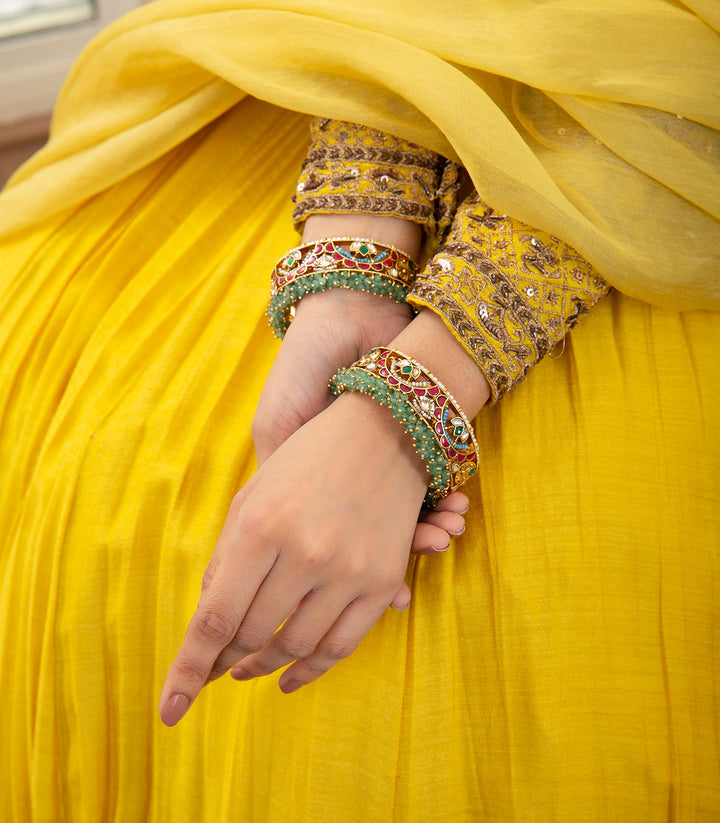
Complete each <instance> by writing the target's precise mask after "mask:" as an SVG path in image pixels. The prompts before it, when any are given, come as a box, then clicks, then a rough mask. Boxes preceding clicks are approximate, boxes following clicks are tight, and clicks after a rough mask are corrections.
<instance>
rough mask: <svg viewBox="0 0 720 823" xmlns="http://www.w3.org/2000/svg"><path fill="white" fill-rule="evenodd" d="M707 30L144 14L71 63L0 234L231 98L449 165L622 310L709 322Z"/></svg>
mask: <svg viewBox="0 0 720 823" xmlns="http://www.w3.org/2000/svg"><path fill="white" fill-rule="evenodd" d="M719 17H720V14H718V9H717V5H716V4H714V3H712V2H708V0H694V2H687V3H685V4H680V3H675V2H666V1H665V0H611V2H607V3H592V2H585V3H582V2H581V3H576V2H564V1H563V0H559V1H558V2H535V0H532V2H530V1H529V0H527V1H526V2H516V3H512V4H510V5H508V3H506V2H504V0H497V2H491V0H483V2H477V3H459V2H455V3H453V2H450V3H443V4H438V3H434V2H421V3H417V2H397V3H393V4H392V6H391V7H388V5H387V4H386V3H384V2H381V1H380V0H367V2H363V3H337V2H335V0H288V1H287V2H284V3H282V2H280V3H272V4H262V3H260V4H258V3H239V2H217V1H216V0H215V1H214V2H205V1H204V0H203V2H199V1H198V0H168V2H159V3H152V4H150V5H148V6H147V7H145V8H143V9H140V10H138V11H137V12H135V13H133V14H131V15H129V16H128V17H126V18H125V19H123V20H121V21H119V22H117V23H116V24H114V25H113V26H111V27H110V28H109V29H108V30H107V31H106V32H105V33H103V34H102V35H100V37H98V38H97V39H96V40H95V41H94V42H93V43H92V44H91V45H90V46H89V47H88V48H87V49H86V51H85V53H84V55H83V56H82V58H81V59H80V60H79V62H78V64H77V65H76V67H75V68H74V70H73V71H72V72H71V75H70V77H69V79H68V82H67V84H66V85H65V88H64V91H63V93H62V95H61V97H60V100H59V104H58V108H57V112H56V116H55V120H54V123H53V131H52V139H51V141H50V144H49V146H48V147H47V149H45V150H44V151H43V152H41V153H40V154H39V155H38V156H37V157H36V158H35V159H34V160H33V161H32V162H30V163H29V164H27V166H26V167H25V168H24V169H23V170H22V171H21V172H20V173H19V174H18V175H17V176H16V177H15V179H14V180H13V181H12V183H13V188H12V189H11V191H9V192H8V193H7V195H6V201H5V209H4V210H3V213H2V215H0V232H2V231H4V232H8V231H12V230H15V229H18V228H21V227H22V226H27V225H28V224H29V223H32V222H35V221H37V220H39V219H42V218H43V217H44V216H47V215H49V214H52V213H57V212H58V211H61V210H63V209H65V208H67V207H68V206H71V205H73V204H77V203H80V202H83V201H84V200H86V199H87V198H88V197H90V196H92V195H93V194H95V193H97V192H98V191H101V190H102V189H104V188H105V187H107V186H108V185H111V184H112V183H114V182H116V181H117V180H119V179H121V178H123V177H125V176H127V175H128V174H129V173H131V172H133V171H135V170H137V169H139V168H141V167H142V166H143V165H145V164H147V163H148V162H150V161H151V160H153V159H155V158H157V157H159V156H161V155H162V154H164V153H165V152H166V151H168V149H170V148H171V147H173V146H175V145H178V144H179V143H180V142H181V141H182V140H183V139H185V138H186V137H187V136H188V135H190V134H192V133H194V132H196V131H197V130H198V129H200V128H201V127H202V126H203V125H205V124H206V123H208V122H210V121H211V120H212V119H213V118H215V117H216V116H217V115H218V114H220V113H221V112H223V111H226V110H227V109H228V108H229V107H231V106H232V105H234V104H235V103H237V102H238V100H240V99H241V98H242V97H243V95H245V94H250V95H254V96H255V97H257V98H259V99H262V100H267V101H270V102H272V103H275V104H277V105H280V106H283V107H285V108H288V109H292V110H296V111H300V112H307V113H313V114H321V115H324V116H328V117H332V118H336V119H341V120H350V121H356V122H361V123H364V124H366V125H369V126H373V127H376V128H379V129H381V130H383V131H387V132H389V133H391V134H397V135H398V136H401V137H404V138H407V139H409V140H412V141H414V142H416V143H418V144H420V145H423V146H426V147H428V148H432V149H434V150H436V151H438V152H440V153H441V154H444V155H446V156H449V157H451V158H456V159H459V160H460V161H461V162H462V163H463V164H464V165H465V166H466V167H467V168H468V170H469V171H470V174H471V176H472V178H473V180H474V182H475V184H476V187H477V188H478V191H480V193H481V195H482V196H483V197H484V198H485V199H486V200H487V201H488V203H489V204H490V205H491V206H492V207H493V208H494V209H495V210H496V211H498V212H501V213H507V214H511V215H513V216H514V217H515V218H517V219H519V220H522V221H523V222H525V223H527V224H529V225H531V226H536V227H538V228H540V229H544V230H546V231H549V232H550V233H552V234H554V235H557V236H558V237H561V238H562V239H563V240H564V241H565V242H567V243H569V244H570V245H572V246H574V247H575V248H577V249H578V250H579V251H580V252H581V253H582V254H583V255H584V256H585V257H586V258H587V259H588V260H589V261H590V262H591V263H592V264H593V265H594V266H595V267H596V269H597V270H598V271H599V272H600V273H601V274H602V275H603V276H604V277H605V278H606V279H608V280H609V281H610V282H611V283H612V284H613V285H614V286H616V287H617V288H618V289H620V290H622V291H623V292H624V293H625V294H628V295H630V296H634V297H638V298H641V299H643V300H646V301H648V302H652V303H655V304H657V305H663V306H667V307H671V308H676V309H681V310H682V309H692V308H709V307H713V306H715V307H717V305H718V302H719V299H720V280H719V278H718V263H719V258H718V256H719V254H720V252H718V249H720V229H719V225H720V224H719V222H718V219H719V218H720V170H719V169H720V142H719V141H718V134H717V131H716V130H717V128H718V125H719V124H720V84H719V83H718V80H717V78H718V77H719V76H720V37H718V34H717V27H718V18H719Z"/></svg>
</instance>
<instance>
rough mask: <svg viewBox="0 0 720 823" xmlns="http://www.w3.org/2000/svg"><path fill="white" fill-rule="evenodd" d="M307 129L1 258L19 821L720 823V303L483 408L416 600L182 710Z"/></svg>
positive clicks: (650, 315)
mask: <svg viewBox="0 0 720 823" xmlns="http://www.w3.org/2000/svg"><path fill="white" fill-rule="evenodd" d="M306 126H307V118H305V117H304V116H302V115H298V114H292V113H289V112H286V111H283V110H280V109H277V108H274V107H272V106H270V105H268V104H264V103H260V102H258V101H255V100H252V99H245V100H244V101H243V102H241V103H240V104H239V105H238V106H236V107H235V108H234V109H232V110H231V111H230V112H229V113H228V114H226V115H225V116H223V117H222V118H220V119H219V120H217V121H215V122H214V123H211V124H210V125H209V126H207V127H206V128H205V129H204V130H203V131H201V132H200V133H198V134H197V135H195V136H194V137H192V138H191V139H189V140H187V141H186V142H185V143H183V144H182V145H181V146H180V147H178V148H177V149H175V150H173V151H172V152H171V153H169V154H168V155H166V156H165V157H163V158H161V159H160V160H157V161H155V162H154V163H153V164H152V165H150V166H148V167H146V168H145V169H143V170H141V171H139V172H137V173H135V174H133V175H132V176H130V177H128V178H127V179H125V180H123V181H121V182H120V183H118V184H116V185H115V186H113V187H112V188H111V189H109V190H107V191H106V192H104V193H102V194H100V195H97V196H96V197H94V198H93V199H92V200H90V201H89V202H87V203H86V204H85V205H83V206H81V207H79V208H76V209H73V210H70V211H67V212H65V213H63V214H62V215H61V216H60V217H55V218H52V219H50V220H48V221H47V222H46V223H45V224H42V225H39V226H36V227H35V228H34V229H33V230H32V231H30V230H28V231H26V232H25V233H23V234H21V235H17V236H15V238H14V239H13V241H12V242H8V241H6V242H5V244H4V245H3V247H2V249H0V462H1V465H2V474H1V477H0V535H1V537H0V587H1V588H0V644H1V648H2V659H1V664H0V695H1V698H0V820H2V821H19V822H20V821H21V822H22V823H26V822H27V821H72V822H73V823H75V821H82V823H97V822H98V821H116V823H135V822H136V821H137V823H141V822H142V823H145V821H156V822H157V823H167V822H168V821H172V823H184V821H187V823H191V822H192V823H221V821H222V822H224V821H251V822H252V823H254V822H255V821H278V823H280V821H282V823H309V821H313V822H320V823H324V822H325V821H328V823H329V822H330V821H333V823H334V822H335V821H358V823H359V822H360V821H362V823H390V821H407V822H409V823H423V822H424V821H433V822H434V821H457V822H458V823H459V822H461V821H476V820H482V821H497V823H508V822H511V821H529V820H533V821H548V823H559V822H560V821H568V823H578V821H607V820H618V821H633V822H634V821H641V820H642V821H644V822H645V823H650V822H651V821H668V820H683V821H691V820H692V821H717V820H718V819H720V753H719V750H720V728H719V726H718V717H720V683H719V682H718V681H719V678H720V660H719V654H718V650H719V649H720V595H719V594H718V592H719V591H720V587H719V586H718V582H719V581H718V577H719V576H720V562H719V561H720V551H719V546H718V543H719V541H718V512H719V511H720V483H719V482H718V480H719V478H720V471H719V469H720V450H719V448H718V437H717V432H718V419H719V416H720V380H719V379H718V377H719V372H720V347H719V346H718V340H719V339H720V317H718V316H717V315H714V314H711V313H706V312H694V313H686V314H676V313H673V312H671V311H667V310H661V309H657V308H653V307H651V306H649V305H647V304H643V303H640V302H637V301H634V300H631V299H629V298H626V297H623V296H622V295H620V294H619V293H613V294H612V295H611V296H609V297H608V298H606V299H605V300H604V301H602V302H601V303H600V304H599V305H598V306H597V307H596V308H595V309H594V310H593V312H592V314H591V315H590V316H589V317H588V318H587V319H586V320H585V322H584V323H583V324H582V325H581V326H580V327H579V328H577V329H575V330H574V331H573V332H572V334H571V335H570V336H569V337H568V339H567V341H566V344H565V346H564V349H563V350H562V351H556V352H555V355H554V356H552V357H548V358H546V359H545V360H544V361H543V362H542V363H541V364H540V365H539V366H538V367H537V368H536V369H534V371H533V372H532V373H531V374H530V376H529V377H528V378H527V380H526V381H525V382H524V383H523V384H522V385H521V386H519V387H518V388H517V389H516V390H514V391H513V392H512V393H511V394H510V395H509V396H508V397H506V398H505V399H503V400H502V401H501V402H500V403H499V404H498V405H497V406H496V407H493V408H489V409H486V410H484V411H482V412H481V413H480V415H478V418H477V421H476V426H477V435H478V439H479V442H480V444H481V449H482V454H483V457H482V471H481V476H480V478H479V480H478V482H477V483H475V484H474V485H473V486H472V487H471V489H470V492H469V494H470V497H471V508H470V512H469V515H468V528H467V530H466V533H465V534H464V535H463V536H462V537H461V538H460V539H458V540H456V541H455V543H454V545H453V547H452V549H451V551H449V552H448V553H447V554H446V555H445V556H443V557H440V558H435V557H433V558H421V559H419V560H417V561H415V562H412V564H411V567H410V569H409V570H408V579H409V582H410V584H411V588H412V592H413V602H412V606H411V608H410V610H409V612H407V613H394V612H388V613H387V614H386V615H385V617H384V618H383V619H382V620H381V621H380V623H379V624H378V625H377V626H376V627H375V628H374V630H373V631H372V632H371V634H370V635H369V636H368V637H367V639H366V640H365V641H364V642H363V644H362V645H361V646H360V648H359V649H358V651H357V652H356V653H355V654H354V655H352V656H351V657H350V658H349V659H348V660H347V661H344V662H343V663H341V664H339V665H338V666H336V667H335V669H333V670H332V671H331V672H330V673H329V674H327V675H326V676H325V677H323V678H321V679H320V680H319V681H318V682H317V683H315V684H313V685H311V686H308V687H306V688H304V689H301V690H300V691H299V692H297V693H295V694H291V695H283V694H282V693H281V692H280V691H279V689H278V688H277V677H270V678H267V679H263V680H260V681H256V682H251V683H236V682H233V681H231V680H230V679H229V678H228V677H225V678H223V679H221V680H220V681H218V682H217V683H214V684H212V685H211V686H210V687H208V688H207V689H205V691H204V692H203V694H202V695H201V696H200V698H199V699H198V701H197V703H196V705H195V706H194V707H193V709H192V711H191V712H190V713H189V715H188V717H187V718H186V719H185V720H184V721H183V722H182V723H181V724H180V725H179V726H178V727H176V728H172V729H169V728H165V727H164V726H163V725H162V724H161V723H160V720H159V718H158V713H157V700H158V696H159V692H160V688H161V686H162V682H163V680H164V677H165V673H166V671H167V668H168V666H169V664H170V662H171V660H172V658H173V656H174V654H175V652H176V651H177V648H178V647H179V644H180V641H181V639H182V636H183V632H184V629H185V627H186V625H187V622H188V620H189V617H190V615H191V614H192V612H193V610H194V608H195V605H196V602H197V599H198V596H199V590H200V580H201V576H202V572H203V570H204V567H205V565H206V563H207V561H208V559H209V557H210V555H211V553H212V550H213V547H214V542H215V539H216V537H217V535H218V533H219V530H220V527H221V525H222V522H223V520H224V517H225V514H226V511H227V508H228V505H229V502H230V499H231V497H232V495H233V493H234V492H235V491H236V490H237V489H238V488H239V486H240V485H241V484H242V483H243V482H245V481H246V480H247V479H248V478H249V477H250V476H251V474H252V472H253V470H254V454H253V447H252V440H251V436H250V421H251V419H252V414H253V411H254V407H255V404H256V401H257V398H258V395H259V392H260V389H261V387H262V385H263V380H264V378H265V375H266V373H267V371H268V369H269V367H270V365H271V363H272V360H273V357H274V355H275V352H276V351H277V343H276V342H275V341H274V340H273V338H272V337H271V334H270V331H269V329H268V327H267V323H266V320H265V317H264V309H265V304H266V299H267V290H268V276H269V270H270V267H271V266H272V264H273V263H274V261H275V259H276V258H277V257H279V256H280V254H281V253H282V252H283V251H285V250H286V249H287V248H288V247H289V246H291V245H292V244H293V243H294V241H295V235H294V233H293V232H292V230H291V229H290V213H291V203H290V199H289V198H290V194H291V193H292V189H293V185H294V181H295V179H296V175H297V172H298V168H299V165H300V163H301V160H302V157H303V154H304V151H305V148H306V145H307V130H306ZM2 202H3V201H2V199H0V207H1V206H2Z"/></svg>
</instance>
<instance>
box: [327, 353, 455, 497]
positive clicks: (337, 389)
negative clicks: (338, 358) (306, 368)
mask: <svg viewBox="0 0 720 823" xmlns="http://www.w3.org/2000/svg"><path fill="white" fill-rule="evenodd" d="M344 391H355V392H360V393H361V394H366V395H368V396H369V397H372V398H373V400H375V401H376V402H377V403H379V404H380V405H381V406H385V408H387V409H389V410H390V411H391V412H392V415H393V417H395V418H396V419H397V420H398V421H399V422H400V423H402V425H403V427H404V428H405V431H406V432H407V433H408V434H409V435H410V437H412V440H413V443H414V445H415V450H416V451H417V453H418V454H419V455H420V458H421V460H422V461H423V463H424V464H425V467H426V468H427V470H428V472H429V473H430V478H431V479H430V484H429V486H428V490H427V493H426V494H425V504H426V505H427V506H430V507H433V506H435V505H437V503H438V502H439V501H440V500H442V498H443V497H445V495H446V494H447V492H448V490H449V488H450V482H451V481H450V472H449V471H448V466H447V458H446V457H445V455H444V454H443V451H442V449H441V448H440V446H439V445H438V443H437V440H436V439H435V436H434V434H433V431H432V429H431V428H430V426H428V424H427V423H425V421H424V420H422V419H421V418H420V417H418V415H417V414H416V413H415V411H414V410H413V409H412V407H411V406H410V404H409V403H408V402H407V400H406V398H405V395H404V394H403V393H402V392H401V391H398V390H397V389H393V388H392V387H391V386H389V385H388V384H387V383H386V382H385V381H384V380H383V379H382V378H381V377H379V376H378V375H376V374H371V373H370V372H368V371H365V369H362V368H359V367H356V366H351V367H350V368H347V369H340V370H339V371H337V372H336V373H335V374H334V375H333V377H332V378H331V380H330V393H331V394H333V395H335V396H336V397H337V396H338V395H340V394H342V393H343V392H344Z"/></svg>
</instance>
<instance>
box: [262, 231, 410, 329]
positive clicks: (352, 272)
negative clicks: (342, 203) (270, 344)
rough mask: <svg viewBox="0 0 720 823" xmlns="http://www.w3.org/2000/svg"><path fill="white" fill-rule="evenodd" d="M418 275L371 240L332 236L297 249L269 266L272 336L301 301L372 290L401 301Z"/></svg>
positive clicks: (398, 255)
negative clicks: (339, 292) (332, 292)
mask: <svg viewBox="0 0 720 823" xmlns="http://www.w3.org/2000/svg"><path fill="white" fill-rule="evenodd" d="M416 271H417V266H416V264H415V262H414V261H413V260H411V258H410V257H409V256H408V255H407V254H405V253H404V252H401V251H400V250H399V249H396V248H395V247H394V246H390V245H388V244H385V243H376V242H375V241H373V240H366V239H363V238H358V237H334V238H325V239H322V240H317V241H314V242H312V243H306V244H304V245H301V246H296V247H295V248H293V249H291V250H290V251H289V252H287V253H286V254H285V255H283V257H282V258H281V259H280V260H279V261H278V262H277V264H276V265H275V267H274V268H273V271H272V285H271V289H270V302H269V304H268V310H267V315H268V320H269V322H270V325H271V327H272V329H273V331H274V333H275V336H276V337H279V338H282V337H283V336H284V335H285V332H286V331H287V329H288V327H289V325H290V322H291V320H292V317H293V314H294V307H295V304H296V303H297V302H298V300H300V298H302V297H304V296H305V295H307V294H313V293H316V292H321V291H326V290H327V289H334V288H343V289H354V290H356V291H364V292H370V293H372V294H377V295H380V296H382V297H389V298H390V299H392V300H395V301H396V302H398V303H403V302H405V298H406V297H407V295H408V292H409V290H410V288H411V286H412V284H413V282H414V279H415V274H416Z"/></svg>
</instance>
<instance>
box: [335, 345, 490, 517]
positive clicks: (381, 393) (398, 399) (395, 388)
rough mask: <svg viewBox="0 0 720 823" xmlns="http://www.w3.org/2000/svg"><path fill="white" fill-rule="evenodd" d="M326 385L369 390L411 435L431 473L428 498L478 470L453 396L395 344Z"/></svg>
mask: <svg viewBox="0 0 720 823" xmlns="http://www.w3.org/2000/svg"><path fill="white" fill-rule="evenodd" d="M330 390H331V392H332V393H333V394H335V395H339V394H341V393H342V392H343V391H358V392H362V393H363V394H368V395H369V396H371V397H373V398H374V399H375V400H376V401H377V402H379V403H381V404H382V405H383V406H386V407H387V408H389V409H390V411H391V412H392V413H393V415H394V417H396V418H397V419H398V420H399V421H400V422H401V423H402V424H403V426H404V427H405V430H406V431H407V432H408V434H410V435H411V437H412V438H413V442H414V444H415V448H416V449H417V451H418V454H419V455H420V457H421V459H422V460H423V462H424V463H425V466H426V467H427V469H428V472H429V473H430V476H431V480H430V485H429V488H428V494H427V496H426V498H425V499H426V502H427V503H429V504H430V505H435V504H436V503H437V502H438V500H439V499H441V498H442V497H445V496H447V495H448V494H449V493H450V492H452V491H455V490H456V489H458V488H460V486H462V484H463V483H465V482H466V481H467V480H468V479H469V478H470V477H472V475H473V474H475V472H476V471H477V469H478V445H477V440H476V439H475V433H474V431H473V427H472V425H471V423H470V421H469V420H468V419H467V417H466V416H465V413H464V412H463V411H462V409H461V408H460V406H459V405H458V403H457V401H456V400H455V398H454V397H453V396H452V395H451V394H450V392H449V391H448V390H447V389H446V388H445V386H443V384H442V383H441V382H440V381H439V380H438V379H437V377H435V376H434V375H433V374H432V373H431V372H429V371H428V370H427V369H426V368H424V367H423V366H421V365H420V363H418V362H417V361H416V360H413V359H412V358H411V357H408V355H406V354H403V353H402V352H400V351H398V350H397V349H389V348H385V347H382V346H378V347H376V348H374V349H371V350H370V351H369V352H368V353H367V354H366V355H365V356H364V357H361V358H360V359H359V360H358V361H357V362H356V363H354V364H353V365H352V366H351V367H350V368H348V369H340V370H339V371H338V372H337V373H336V374H335V376H334V377H333V378H332V380H331V382H330Z"/></svg>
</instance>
